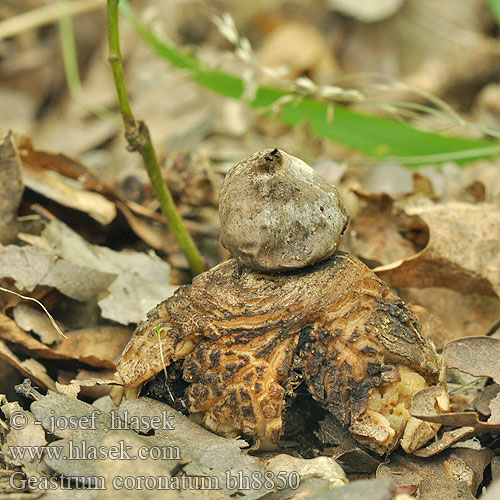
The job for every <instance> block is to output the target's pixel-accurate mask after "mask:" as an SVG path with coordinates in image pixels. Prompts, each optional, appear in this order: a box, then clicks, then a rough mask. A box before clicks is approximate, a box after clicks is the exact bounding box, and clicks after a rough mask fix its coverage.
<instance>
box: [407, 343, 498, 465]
mask: <svg viewBox="0 0 500 500" xmlns="http://www.w3.org/2000/svg"><path fill="white" fill-rule="evenodd" d="M499 349H500V339H495V338H491V337H467V338H464V339H457V340H454V341H452V342H450V343H448V344H447V345H446V346H445V348H444V350H443V356H444V357H445V359H446V363H447V366H448V367H449V368H456V369H458V370H460V371H463V372H465V373H469V374H470V375H474V376H477V377H479V376H488V377H491V378H493V379H494V380H496V381H498V380H499V379H500V372H499V370H498V359H499V357H498V356H499ZM440 391H441V392H440ZM445 397H446V398H447V395H446V396H445V393H444V390H441V389H440V388H437V387H432V388H428V389H425V390H423V391H420V392H418V393H416V394H415V395H414V396H413V398H412V406H411V408H410V413H411V415H413V416H414V417H416V418H419V419H421V420H425V421H427V422H434V423H438V424H442V425H448V426H453V427H460V428H459V429H455V430H453V431H447V432H445V433H444V434H443V436H442V437H441V438H440V439H439V440H437V441H435V442H434V443H432V444H430V445H429V446H427V447H426V448H423V449H421V450H419V451H417V452H416V453H415V454H416V455H418V456H421V457H424V456H425V457H426V456H431V455H434V454H436V453H439V452H441V451H442V450H444V449H446V448H448V447H449V446H451V445H453V444H455V443H456V442H458V441H461V440H463V439H465V438H467V437H470V436H472V435H475V434H483V433H497V432H499V431H500V398H499V397H498V396H496V397H494V398H493V399H491V401H490V403H489V409H490V416H489V419H488V421H487V422H484V421H482V420H480V418H479V415H478V414H477V413H476V412H447V413H445V412H442V411H440V403H439V401H444V398H445Z"/></svg>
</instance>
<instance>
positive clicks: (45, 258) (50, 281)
mask: <svg viewBox="0 0 500 500" xmlns="http://www.w3.org/2000/svg"><path fill="white" fill-rule="evenodd" d="M0 277H1V278H4V277H6V278H12V279H14V280H15V282H16V283H15V285H16V287H17V288H18V289H19V290H23V289H26V290H28V291H32V290H33V289H34V288H35V287H36V286H39V285H47V286H51V287H55V288H57V289H58V290H59V291H60V292H61V293H63V294H64V295H67V296H68V297H71V298H72V299H76V300H81V301H85V300H89V299H91V298H93V297H95V296H96V295H97V294H98V293H100V292H103V291H104V290H106V289H107V288H108V286H109V285H110V284H111V283H112V282H113V281H114V280H115V279H116V275H115V274H110V273H107V272H102V271H97V270H95V269H89V268H85V267H82V266H80V265H74V264H72V263H70V262H68V261H67V260H65V259H59V258H57V257H56V256H54V255H53V254H51V253H49V252H47V251H46V250H44V249H43V248H39V247H33V246H25V247H18V246H14V245H8V246H5V247H2V246H0Z"/></svg>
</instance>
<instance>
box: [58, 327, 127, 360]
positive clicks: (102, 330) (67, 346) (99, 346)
mask: <svg viewBox="0 0 500 500" xmlns="http://www.w3.org/2000/svg"><path fill="white" fill-rule="evenodd" d="M132 333H133V329H132V328H128V327H125V326H103V327H97V328H86V329H84V330H75V331H72V332H67V333H66V335H67V336H68V338H69V342H66V341H65V342H61V343H59V344H58V345H57V346H56V347H54V348H53V351H54V352H55V353H57V354H58V355H60V356H61V357H65V358H68V359H76V360H78V361H80V362H82V363H86V364H88V365H90V366H95V367H99V368H109V369H114V368H115V367H116V363H117V362H118V359H119V357H120V354H121V353H122V351H123V348H124V347H125V344H126V343H127V341H128V340H129V338H130V336H131V335H132Z"/></svg>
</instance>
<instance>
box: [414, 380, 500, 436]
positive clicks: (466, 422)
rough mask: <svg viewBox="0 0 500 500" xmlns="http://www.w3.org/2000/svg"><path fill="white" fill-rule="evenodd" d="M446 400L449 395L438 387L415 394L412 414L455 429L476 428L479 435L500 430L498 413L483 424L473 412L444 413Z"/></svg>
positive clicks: (493, 414)
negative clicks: (442, 403) (443, 408)
mask: <svg viewBox="0 0 500 500" xmlns="http://www.w3.org/2000/svg"><path fill="white" fill-rule="evenodd" d="M440 391H441V392H440ZM445 398H447V394H446V391H445V389H444V388H442V387H437V386H436V387H430V388H427V389H423V390H422V391H419V392H417V393H416V394H414V396H413V398H412V401H411V408H410V413H411V415H413V416H414V417H416V418H419V419H421V420H425V421H427V422H433V423H437V424H443V425H451V426H454V427H474V429H475V430H476V432H478V433H484V432H497V431H498V430H500V422H498V421H497V422H495V420H494V419H495V418H498V415H496V412H495V413H493V412H492V415H491V417H490V419H489V420H488V422H482V421H480V420H479V415H478V414H477V413H476V412H473V411H463V412H446V411H443V410H442V406H441V401H444V399H445ZM448 404H449V403H448Z"/></svg>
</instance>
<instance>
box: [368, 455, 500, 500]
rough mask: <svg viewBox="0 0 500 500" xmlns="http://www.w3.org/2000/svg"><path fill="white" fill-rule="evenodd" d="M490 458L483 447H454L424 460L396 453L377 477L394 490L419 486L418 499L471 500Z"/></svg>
mask: <svg viewBox="0 0 500 500" xmlns="http://www.w3.org/2000/svg"><path fill="white" fill-rule="evenodd" d="M492 455H493V453H492V452H491V451H490V450H488V449H486V448H483V449H481V450H473V449H470V448H457V449H453V450H447V451H445V452H444V453H443V454H441V455H439V456H436V457H431V458H427V459H425V460H424V459H422V458H417V457H412V456H411V455H406V456H404V455H401V454H398V453H396V454H393V455H392V456H391V459H390V463H388V464H382V465H381V466H380V467H379V468H378V470H377V477H383V478H392V480H393V481H394V482H395V483H396V485H397V486H398V487H402V486H415V485H417V486H419V497H418V498H419V499H420V500H436V499H438V498H439V500H465V499H467V500H469V499H470V500H473V499H474V496H473V495H474V494H475V493H476V491H477V488H478V486H479V485H480V483H481V481H482V478H483V471H484V469H485V468H486V467H487V465H488V464H489V462H490V460H491V458H492ZM432 485H434V490H432V488H431V486H432Z"/></svg>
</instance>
